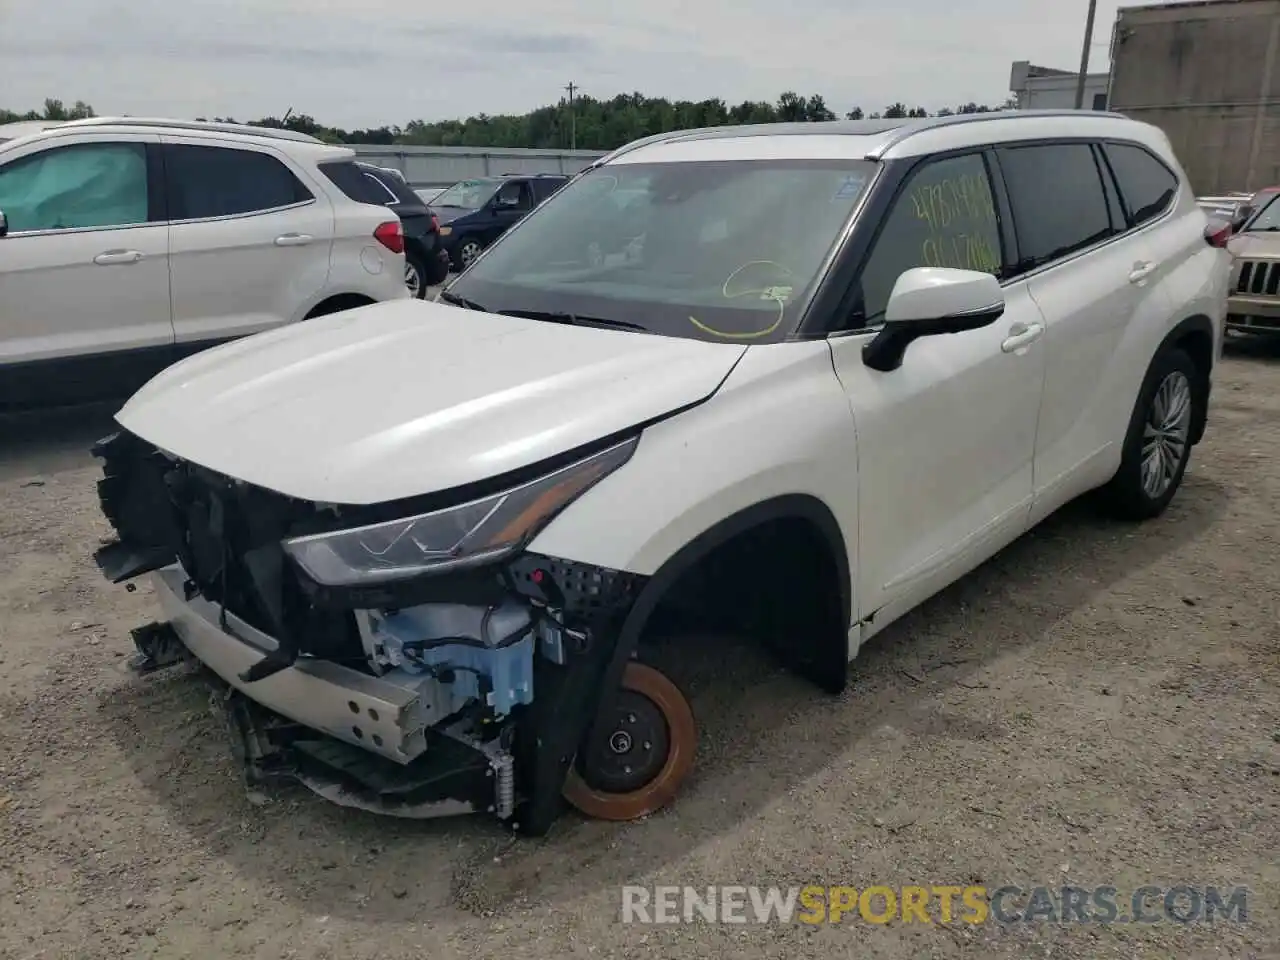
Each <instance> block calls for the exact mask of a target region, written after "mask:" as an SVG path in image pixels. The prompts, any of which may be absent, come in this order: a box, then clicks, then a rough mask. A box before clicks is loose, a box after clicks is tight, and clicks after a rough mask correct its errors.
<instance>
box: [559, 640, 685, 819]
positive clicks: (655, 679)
mask: <svg viewBox="0 0 1280 960" xmlns="http://www.w3.org/2000/svg"><path fill="white" fill-rule="evenodd" d="M697 742H698V734H697V726H696V725H695V723H694V719H693V710H692V709H691V708H690V706H689V701H688V700H686V699H685V697H684V694H682V693H681V692H680V690H679V688H678V687H677V686H676V685H675V684H674V683H672V682H671V681H670V680H669V679H667V677H666V676H664V675H663V674H661V673H659V672H658V671H657V670H655V669H654V668H653V667H650V666H646V665H644V664H642V663H636V662H634V661H633V662H631V663H628V664H627V669H626V672H625V673H624V674H623V677H622V689H621V690H620V691H619V692H618V694H617V696H616V698H615V701H614V707H613V714H612V724H611V726H610V732H609V734H608V735H607V736H606V737H604V738H603V742H602V743H600V744H599V745H597V746H596V747H594V748H593V749H592V750H589V751H584V753H583V755H580V756H579V757H578V760H577V763H576V764H575V765H574V767H573V769H571V770H570V772H569V775H568V777H567V779H566V781H565V787H564V796H565V799H566V800H568V801H569V803H570V804H572V805H573V806H574V807H576V808H577V809H578V810H579V811H581V812H582V813H584V814H586V815H587V816H589V817H596V818H598V819H601V820H635V819H637V818H639V817H643V816H646V815H648V814H650V813H653V812H654V811H656V810H659V809H661V808H662V807H664V806H666V805H667V804H668V803H670V802H671V800H672V799H673V798H674V797H675V795H676V794H677V793H678V792H679V790H680V787H681V785H683V783H684V781H685V778H686V777H687V776H688V775H689V771H690V769H692V767H693V756H694V752H695V751H696V749H697Z"/></svg>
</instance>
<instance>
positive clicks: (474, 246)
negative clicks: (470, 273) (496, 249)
mask: <svg viewBox="0 0 1280 960" xmlns="http://www.w3.org/2000/svg"><path fill="white" fill-rule="evenodd" d="M482 250H484V244H483V243H481V242H480V240H479V239H478V238H476V237H463V238H462V239H461V240H459V241H458V245H457V246H456V247H455V248H454V254H453V265H454V267H455V268H456V269H458V270H465V269H467V267H469V266H471V263H472V261H473V260H475V258H476V257H478V256H480V252H481V251H482Z"/></svg>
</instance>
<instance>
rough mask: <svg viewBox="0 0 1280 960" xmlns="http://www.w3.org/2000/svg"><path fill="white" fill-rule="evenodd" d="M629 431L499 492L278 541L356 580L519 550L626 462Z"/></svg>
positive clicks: (631, 443) (308, 561)
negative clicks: (616, 441)
mask: <svg viewBox="0 0 1280 960" xmlns="http://www.w3.org/2000/svg"><path fill="white" fill-rule="evenodd" d="M638 442H639V438H638V437H635V438H632V439H630V440H627V441H625V442H623V443H620V444H618V445H616V446H613V447H609V448H608V449H607V450H603V451H601V452H600V453H597V454H594V455H592V456H590V457H587V458H586V459H583V460H579V461H578V462H577V463H574V464H571V465H570V466H567V467H564V468H563V469H561V470H557V471H555V472H554V473H550V474H548V475H547V476H545V477H542V478H540V479H538V480H534V481H532V482H531V483H526V484H524V485H523V486H520V487H516V488H515V489H513V490H508V491H506V492H504V493H499V494H495V495H493V496H491V497H485V498H484V499H482V500H473V501H472V502H470V503H464V504H462V505H460V506H457V507H449V508H447V509H444V510H437V511H435V512H434V513H424V514H419V515H418V516H414V517H405V518H404V519H402V520H391V521H387V522H386V523H375V524H371V525H369V526H365V527H353V528H351V529H349V530H336V531H334V532H331V533H319V534H312V535H309V536H305V537H296V538H293V539H290V540H285V541H284V549H285V551H286V552H287V553H288V554H289V556H291V557H292V558H293V560H294V562H296V563H297V564H298V566H300V567H301V568H302V569H303V570H305V571H306V573H307V574H308V575H309V576H310V577H311V578H312V579H313V580H315V581H316V582H317V583H319V584H323V585H325V586H331V587H337V586H357V585H363V584H373V583H384V582H387V581H391V580H402V579H405V578H407V577H416V576H422V575H424V574H432V573H444V572H446V571H449V570H458V569H461V568H464V567H474V566H479V565H481V564H484V563H490V562H492V561H495V560H499V559H502V558H503V557H505V556H508V555H510V554H513V553H516V552H517V551H519V550H521V549H522V548H523V547H524V546H525V545H526V544H527V543H528V542H529V541H530V540H532V539H533V538H534V537H535V536H536V535H537V533H538V532H539V531H540V530H541V529H542V528H543V527H544V526H546V525H547V523H549V522H550V521H551V519H552V518H553V517H555V515H556V514H558V513H559V512H560V511H561V510H563V509H564V508H565V507H566V506H568V505H569V504H570V503H572V502H573V501H574V500H576V499H577V498H578V497H579V496H581V495H582V494H583V493H585V492H586V491H587V490H588V489H589V488H590V487H592V486H594V485H595V484H596V483H598V482H599V481H600V480H602V479H604V478H605V477H606V476H608V475H609V474H610V473H612V472H613V471H614V470H617V469H618V468H619V467H620V466H622V465H623V464H624V463H626V462H627V461H628V460H629V459H630V458H631V454H632V452H633V451H634V450H635V448H636V444H637V443H638Z"/></svg>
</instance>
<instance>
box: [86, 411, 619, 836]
mask: <svg viewBox="0 0 1280 960" xmlns="http://www.w3.org/2000/svg"><path fill="white" fill-rule="evenodd" d="M94 452H95V454H96V455H97V456H98V457H99V458H101V459H102V460H103V462H104V474H103V477H102V479H101V481H100V482H99V490H100V499H101V504H102V509H103V512H104V514H105V515H106V516H107V518H108V519H109V520H110V521H111V523H112V525H113V526H114V528H115V531H116V534H117V539H115V540H114V541H113V542H111V543H109V544H107V545H105V546H103V547H102V548H101V549H100V550H99V551H98V552H97V554H96V559H97V562H98V564H99V567H100V568H101V570H102V572H103V574H104V575H105V576H106V577H108V578H109V579H110V580H112V581H113V582H117V583H120V582H125V581H130V580H133V579H135V578H138V577H143V576H149V577H150V578H151V580H152V582H153V585H154V588H155V591H156V594H157V598H158V601H159V605H160V608H161V610H162V612H163V619H162V620H161V621H158V622H157V623H154V624H149V625H147V626H145V627H142V628H140V629H139V630H136V631H134V637H135V642H136V643H137V646H138V648H139V656H138V658H137V660H136V663H137V666H138V668H139V669H140V670H141V671H144V672H145V671H148V670H153V669H158V668H160V667H163V666H166V665H169V664H172V663H176V662H179V661H181V660H186V659H194V660H196V661H198V662H199V663H200V664H201V665H203V667H205V668H207V670H208V671H210V672H211V673H212V674H213V675H215V676H216V678H217V683H218V685H219V686H220V687H221V688H222V689H223V690H224V691H225V693H226V697H225V700H226V703H227V707H228V709H227V714H228V718H229V719H230V721H231V723H232V731H233V733H234V743H235V745H236V748H237V751H238V752H239V754H240V755H241V757H242V758H243V759H244V761H245V764H246V769H247V772H248V773H249V774H250V775H251V776H252V777H254V778H261V777H268V776H285V777H294V778H297V779H300V780H302V781H303V782H304V783H306V784H307V785H308V786H310V787H311V788H312V789H314V790H316V791H317V792H318V793H321V794H322V795H324V796H326V797H328V798H329V799H332V800H335V801H337V802H339V803H343V804H346V805H349V806H358V807H363V808H366V809H371V810H376V811H378V812H383V813H391V814H396V815H400V816H412V817H429V816H442V815H448V814H455V813H466V812H473V811H481V812H484V811H488V812H492V813H493V814H495V815H496V816H497V817H499V818H500V819H502V820H504V821H507V822H508V823H510V824H513V825H517V824H518V825H519V827H520V828H521V829H522V831H524V832H533V833H540V832H543V831H544V830H545V829H546V828H547V827H548V826H549V825H550V823H551V821H552V820H553V819H554V817H555V815H556V813H557V812H558V809H559V797H560V792H561V789H562V787H563V785H564V781H565V776H566V773H567V772H568V770H569V766H570V763H571V761H572V758H573V756H574V754H575V753H576V752H577V750H578V748H579V745H580V743H581V741H582V739H583V737H584V735H585V733H586V731H587V728H588V727H589V726H590V724H591V722H592V720H593V718H594V716H595V713H596V711H597V709H598V707H599V701H600V688H601V683H602V678H603V677H604V676H605V673H606V670H607V669H608V667H609V665H610V662H611V660H612V659H613V657H614V654H615V649H616V645H617V637H618V636H619V633H620V631H621V627H622V623H623V621H624V620H625V618H626V616H627V613H628V611H629V610H630V608H631V606H632V604H633V603H634V601H635V598H636V596H637V594H638V592H639V590H640V588H641V587H642V586H643V580H644V578H641V577H638V576H636V575H633V574H628V573H622V572H618V571H611V570H605V569H600V568H594V567H587V566H584V565H580V564H575V563H569V562H564V561H560V560H556V559H554V558H549V557H541V556H537V555H534V554H531V553H529V552H527V551H525V550H523V549H521V550H510V551H507V552H505V553H504V552H501V551H494V552H493V556H492V558H488V559H487V556H488V555H486V554H483V552H482V553H481V554H480V555H479V556H478V558H477V559H476V560H475V562H469V563H462V562H458V563H452V562H440V563H437V564H436V566H435V569H433V570H432V572H430V573H426V574H421V575H412V574H411V573H409V574H404V575H397V576H394V577H386V576H382V575H381V574H380V573H379V571H378V569H377V568H376V567H374V568H372V569H374V574H376V575H370V576H365V577H363V578H361V577H352V578H351V579H350V580H349V581H348V582H344V583H338V582H336V581H335V580H334V578H332V577H329V576H327V575H326V571H330V569H331V567H332V566H333V565H334V564H335V563H337V562H338V561H340V560H341V559H342V557H343V556H344V554H343V551H344V550H347V551H348V553H349V550H350V547H349V545H344V544H343V543H341V542H340V543H339V544H338V547H337V548H333V549H330V548H329V546H328V540H329V538H328V535H329V534H332V533H333V532H335V531H336V532H343V531H349V530H352V529H356V530H373V531H375V532H377V536H384V534H383V533H382V532H380V531H381V527H380V525H385V524H386V522H387V521H388V519H392V518H393V517H394V516H395V510H403V509H407V508H405V507H402V506H395V507H392V506H390V505H383V506H382V507H375V508H369V507H341V506H333V505H326V504H317V503H311V502H307V501H302V500H297V499H293V498H290V497H286V496H283V495H281V494H277V493H274V492H272V491H269V490H265V489H262V488H260V487H256V486H253V485H250V484H246V483H243V482H240V481H237V480H234V479H232V478H229V477H226V476H222V475H219V474H217V473H214V472H211V471H208V470H206V469H203V468H201V467H200V466H198V465H195V464H191V463H188V462H185V461H182V460H180V459H177V458H174V457H171V456H168V455H166V454H164V453H162V452H161V451H158V450H157V449H155V448H154V447H153V446H151V445H150V444H148V443H147V442H145V441H143V440H141V439H140V438H138V437H136V436H133V435H132V434H130V433H128V432H120V433H118V434H115V435H113V436H111V437H109V438H107V439H106V440H104V441H102V442H101V443H99V444H98V446H97V447H96V448H95V451H94ZM546 496H547V495H543V494H540V496H539V498H538V502H539V503H543V502H546ZM481 502H487V501H481ZM430 506H431V508H432V509H433V510H436V511H437V512H439V511H440V510H442V509H445V508H444V507H441V505H440V504H439V503H433V504H431V505H430ZM515 506H516V507H519V506H521V504H520V502H516V504H515ZM512 509H513V510H514V507H513V508H512ZM528 509H533V508H532V507H530V508H528ZM496 510H497V508H496V507H495V508H494V511H496ZM526 514H527V510H526V511H525V513H522V514H521V516H525V515H526ZM495 515H496V513H494V512H490V513H489V514H487V515H486V520H491V519H492V517H493V516H495ZM513 522H514V521H513ZM507 526H508V527H510V523H508V524H507ZM475 529H479V528H478V527H476V528H475ZM405 531H406V532H404V533H403V534H400V533H399V531H397V537H396V538H394V539H387V540H386V542H387V544H388V546H387V548H386V551H385V553H386V556H391V555H392V553H393V552H394V551H393V548H395V549H398V548H396V547H395V545H396V544H397V543H400V542H401V540H402V537H403V536H414V535H415V534H414V532H413V530H412V529H411V528H409V527H406V528H405ZM474 533H475V530H474V529H473V530H472V531H471V532H470V533H468V534H467V535H468V536H471V535H473V534H474ZM369 536H370V537H372V536H373V535H372V534H371V535H369ZM527 540H528V538H525V541H524V542H527ZM369 542H371V541H370V540H369V537H366V539H365V541H362V545H363V547H366V548H367V547H368V543H369ZM377 542H378V543H379V544H381V543H382V542H383V541H381V540H379V541H377ZM462 542H463V541H462V540H461V539H460V540H459V543H462ZM495 542H496V541H495ZM316 543H321V544H323V545H325V550H323V551H316V550H310V549H309V548H310V547H311V546H314V544H316ZM415 546H418V547H422V545H421V544H417V543H416V542H415ZM326 551H327V552H326ZM426 552H427V553H429V552H430V551H426ZM317 557H318V558H319V559H317ZM326 564H327V565H326ZM317 572H318V574H319V575H317Z"/></svg>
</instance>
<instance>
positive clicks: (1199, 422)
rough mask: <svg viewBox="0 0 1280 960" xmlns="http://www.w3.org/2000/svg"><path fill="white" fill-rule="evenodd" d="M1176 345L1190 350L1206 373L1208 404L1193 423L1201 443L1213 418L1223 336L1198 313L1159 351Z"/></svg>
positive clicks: (1193, 436)
mask: <svg viewBox="0 0 1280 960" xmlns="http://www.w3.org/2000/svg"><path fill="white" fill-rule="evenodd" d="M1174 344H1177V345H1179V346H1181V347H1182V348H1183V349H1184V350H1186V351H1187V352H1188V353H1189V354H1190V355H1191V359H1192V360H1194V361H1195V363H1196V366H1197V367H1199V368H1200V369H1201V371H1202V373H1203V380H1202V381H1201V383H1200V385H1199V386H1200V389H1201V390H1203V391H1204V403H1202V404H1201V405H1200V406H1199V407H1198V408H1196V409H1195V419H1194V420H1192V422H1191V442H1192V444H1197V443H1199V442H1200V441H1201V440H1203V439H1204V431H1205V427H1206V425H1207V423H1208V419H1209V416H1208V415H1209V395H1210V393H1211V392H1212V390H1213V372H1214V367H1215V366H1217V361H1218V356H1219V351H1220V349H1221V347H1222V338H1221V337H1220V336H1219V335H1218V331H1216V330H1215V329H1214V325H1213V321H1212V320H1210V319H1209V318H1208V317H1206V316H1205V315H1204V314H1196V315H1194V316H1190V317H1187V318H1186V319H1184V320H1182V321H1181V322H1179V323H1178V324H1177V325H1176V326H1175V327H1174V328H1173V329H1172V330H1170V331H1169V333H1168V334H1167V335H1166V336H1165V338H1164V340H1162V341H1161V342H1160V346H1159V347H1158V348H1157V349H1156V353H1157V354H1158V353H1159V352H1160V351H1161V350H1164V349H1166V348H1167V347H1169V346H1172V345H1174ZM1153 356H1154V355H1153Z"/></svg>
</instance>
